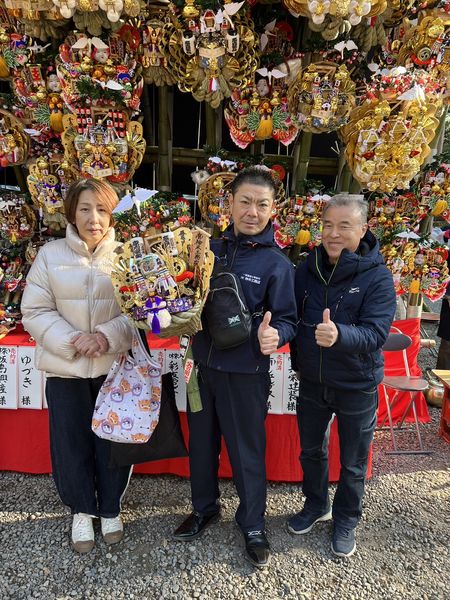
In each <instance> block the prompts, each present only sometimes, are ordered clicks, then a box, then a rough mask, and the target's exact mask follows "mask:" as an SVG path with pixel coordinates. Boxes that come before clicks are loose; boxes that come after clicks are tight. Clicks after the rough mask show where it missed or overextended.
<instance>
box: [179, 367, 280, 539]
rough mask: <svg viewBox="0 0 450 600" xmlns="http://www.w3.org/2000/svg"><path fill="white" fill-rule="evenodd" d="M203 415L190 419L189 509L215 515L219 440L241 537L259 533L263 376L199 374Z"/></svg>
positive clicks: (265, 394) (209, 371)
mask: <svg viewBox="0 0 450 600" xmlns="http://www.w3.org/2000/svg"><path fill="white" fill-rule="evenodd" d="M199 387H200V394H201V398H202V404H203V410H202V411H200V412H196V413H191V412H190V411H189V409H188V421H189V464H190V470H191V490H192V504H193V506H194V510H196V511H197V512H199V513H201V514H206V515H208V514H213V513H216V512H217V511H218V510H219V506H218V499H219V495H220V494H219V484H218V475H217V473H218V468H219V455H220V448H221V436H222V435H223V437H224V439H225V443H226V446H227V450H228V455H229V457H230V463H231V467H232V469H233V481H234V484H235V486H236V490H237V493H238V495H239V500H240V503H239V507H238V509H237V512H236V521H237V523H238V525H239V527H240V528H241V529H242V531H244V532H247V531H251V530H262V529H264V526H265V521H264V513H265V510H266V491H267V490H266V488H267V484H266V463H265V453H266V430H265V427H264V421H265V418H266V415H267V400H268V397H269V390H270V377H269V374H268V373H260V374H257V375H247V374H242V373H224V372H222V371H217V370H215V369H209V368H207V367H200V369H199Z"/></svg>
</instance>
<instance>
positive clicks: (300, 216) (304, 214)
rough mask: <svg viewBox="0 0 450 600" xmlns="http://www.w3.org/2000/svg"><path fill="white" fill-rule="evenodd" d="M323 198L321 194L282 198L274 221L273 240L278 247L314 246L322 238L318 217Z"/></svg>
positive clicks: (320, 212)
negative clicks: (315, 197) (317, 195)
mask: <svg viewBox="0 0 450 600" xmlns="http://www.w3.org/2000/svg"><path fill="white" fill-rule="evenodd" d="M324 202H325V201H324V200H323V199H322V197H321V196H319V197H318V198H317V199H314V198H313V197H312V196H310V195H307V196H293V197H290V198H286V199H285V200H283V201H282V202H281V203H280V204H279V205H278V207H277V215H276V217H275V221H274V228H275V242H276V243H277V244H278V246H279V247H280V248H289V247H291V246H293V245H294V244H296V245H298V246H305V245H307V246H308V248H314V247H315V246H317V245H318V244H320V241H321V239H322V236H321V231H320V217H321V214H322V208H323V205H324Z"/></svg>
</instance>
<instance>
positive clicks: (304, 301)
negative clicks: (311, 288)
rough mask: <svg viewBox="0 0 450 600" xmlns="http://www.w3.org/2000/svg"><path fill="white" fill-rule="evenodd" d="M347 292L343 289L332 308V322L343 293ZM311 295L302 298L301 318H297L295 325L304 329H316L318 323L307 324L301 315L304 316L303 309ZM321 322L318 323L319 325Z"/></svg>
mask: <svg viewBox="0 0 450 600" xmlns="http://www.w3.org/2000/svg"><path fill="white" fill-rule="evenodd" d="M346 291H347V288H345V289H344V290H342V294H341V295H340V296H339V298H338V301H337V302H336V306H335V307H334V310H333V315H331V311H330V320H331V321H334V319H335V318H336V314H337V311H338V309H339V305H340V303H341V300H342V298H343V297H344V296H345V292H346ZM310 295H311V294H310V293H309V292H306V294H305V295H304V296H303V301H302V316H301V317H300V318H299V320H298V321H297V325H299V324H301V325H304V326H305V327H313V328H316V327H317V325H319V323H308V322H307V321H305V320H304V319H303V315H304V314H305V308H306V302H307V300H308V298H309V296H310ZM321 322H322V321H320V323H321Z"/></svg>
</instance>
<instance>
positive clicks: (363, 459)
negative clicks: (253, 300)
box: [287, 194, 395, 556]
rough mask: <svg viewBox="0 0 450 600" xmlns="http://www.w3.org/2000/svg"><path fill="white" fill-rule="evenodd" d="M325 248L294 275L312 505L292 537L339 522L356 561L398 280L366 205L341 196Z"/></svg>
mask: <svg viewBox="0 0 450 600" xmlns="http://www.w3.org/2000/svg"><path fill="white" fill-rule="evenodd" d="M322 221H323V230H322V245H321V246H319V247H318V248H316V249H315V250H314V251H313V252H312V253H311V254H310V255H309V256H308V258H307V260H306V261H305V262H304V263H302V264H301V265H299V267H298V268H297V271H296V275H295V296H296V300H297V307H298V318H299V321H298V327H297V335H296V338H295V343H293V344H291V358H292V364H293V369H294V370H295V371H296V372H297V373H298V376H299V378H300V392H299V398H298V403H297V419H298V425H299V432H300V444H301V448H302V451H301V456H300V462H301V465H302V469H303V487H302V489H303V494H304V495H305V497H306V500H305V504H304V506H303V509H302V511H301V512H300V513H298V514H296V515H294V516H293V517H291V518H290V519H289V521H288V523H287V526H288V530H289V531H290V532H291V533H294V534H304V533H307V532H308V531H310V530H311V529H312V527H313V525H314V524H315V523H317V522H318V521H326V520H329V519H331V517H333V521H334V528H333V538H332V543H331V549H332V551H333V553H334V554H336V555H337V556H351V555H352V554H353V553H354V552H355V549H356V543H355V527H356V525H357V524H358V522H359V520H360V518H361V512H362V498H363V493H364V481H365V475H366V470H367V460H368V454H369V449H370V444H371V442H372V439H373V432H374V429H375V425H376V410H377V405H378V394H377V386H378V384H379V383H380V382H381V380H382V379H383V356H382V352H381V347H382V346H383V344H384V342H385V341H386V339H387V336H388V334H389V329H390V326H391V323H392V320H393V318H394V314H395V291H394V284H393V279H392V275H391V273H390V272H389V271H388V269H387V268H386V266H385V265H384V261H383V257H382V256H381V254H380V252H379V245H378V242H377V240H376V238H375V237H374V236H373V234H372V233H371V232H370V231H368V229H367V204H366V202H365V201H364V199H363V197H362V196H354V195H353V196H352V195H348V194H347V195H344V194H339V195H337V196H334V197H333V198H332V199H331V200H330V201H329V202H328V203H327V204H326V205H325V208H324V211H323V216H322ZM333 413H334V414H335V415H336V418H337V422H338V431H339V443H340V457H341V473H340V478H339V484H338V486H337V490H336V494H335V496H334V501H333V507H332V509H331V507H330V501H329V497H328V435H329V424H330V420H331V418H332V415H333Z"/></svg>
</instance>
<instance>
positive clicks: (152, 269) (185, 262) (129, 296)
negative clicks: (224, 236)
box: [111, 227, 214, 337]
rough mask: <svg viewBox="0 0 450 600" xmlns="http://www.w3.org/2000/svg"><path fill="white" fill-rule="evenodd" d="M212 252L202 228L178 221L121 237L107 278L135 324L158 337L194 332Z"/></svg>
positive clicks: (211, 264) (204, 292)
mask: <svg viewBox="0 0 450 600" xmlns="http://www.w3.org/2000/svg"><path fill="white" fill-rule="evenodd" d="M213 267H214V254H213V253H212V252H211V250H210V249H209V235H208V234H207V233H206V232H204V231H203V230H201V229H199V228H196V229H193V230H190V229H186V228H184V227H180V228H179V229H176V230H175V231H174V232H170V236H168V234H163V235H162V236H156V237H154V238H141V237H136V238H134V239H133V240H130V241H129V242H125V243H124V244H123V245H122V246H121V248H120V251H119V252H118V253H117V257H116V258H115V260H114V266H113V270H112V272H111V280H112V284H113V287H114V291H115V294H116V299H117V302H118V304H119V306H120V308H121V311H122V312H123V313H124V314H125V315H127V317H128V319H129V320H130V322H131V323H133V325H134V326H135V327H139V328H140V329H146V330H150V331H152V332H153V333H154V334H156V335H159V336H161V337H171V336H174V335H177V336H180V335H194V334H195V333H197V331H199V330H200V329H201V311H202V308H203V305H204V303H205V300H206V297H207V295H208V290H209V281H210V278H211V273H212V270H213Z"/></svg>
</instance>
